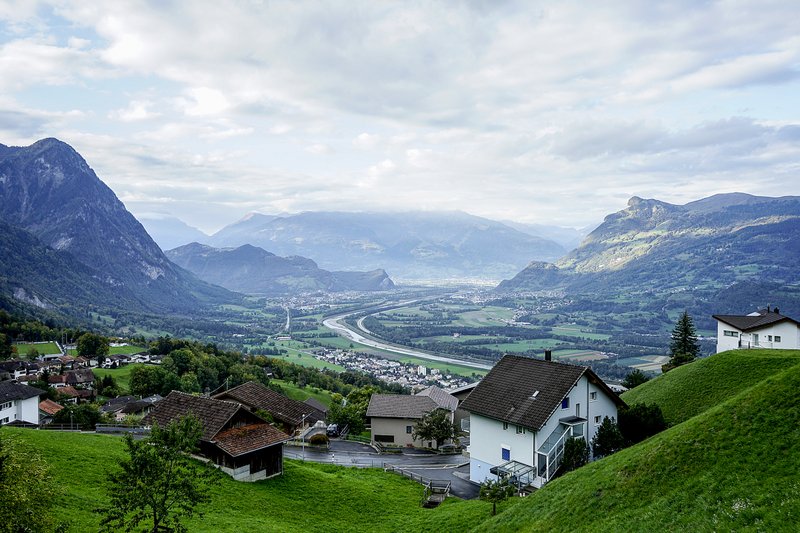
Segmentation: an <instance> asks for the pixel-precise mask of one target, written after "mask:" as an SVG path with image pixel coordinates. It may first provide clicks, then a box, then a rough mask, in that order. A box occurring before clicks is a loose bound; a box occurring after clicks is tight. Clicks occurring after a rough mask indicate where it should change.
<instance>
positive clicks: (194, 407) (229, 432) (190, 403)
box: [142, 391, 289, 481]
mask: <svg viewBox="0 0 800 533" xmlns="http://www.w3.org/2000/svg"><path fill="white" fill-rule="evenodd" d="M186 415H194V416H196V417H197V418H198V420H200V424H201V425H202V426H203V434H202V436H201V437H200V455H201V456H203V457H205V458H207V459H209V460H211V461H212V462H213V463H214V464H215V465H217V466H218V467H219V468H220V469H221V470H222V471H223V472H225V473H226V474H228V475H230V476H231V477H233V479H235V480H237V481H258V480H259V479H266V478H269V477H272V476H276V475H279V474H281V473H283V443H284V442H286V441H287V440H288V439H289V435H287V434H285V433H284V432H282V431H280V430H279V429H276V428H274V427H272V426H271V425H269V424H267V423H266V422H265V421H264V420H262V419H261V418H259V417H258V416H256V415H255V414H254V413H252V412H251V411H250V410H249V409H247V408H245V407H244V406H242V405H241V404H239V403H236V402H229V401H223V400H215V399H213V398H204V397H201V396H192V395H191V394H185V393H183V392H178V391H172V392H170V393H169V395H168V396H167V397H166V398H164V399H163V400H161V401H160V402H158V403H156V404H154V405H153V410H152V411H150V413H148V414H147V416H145V417H144V419H142V423H143V424H144V425H153V424H158V425H159V426H161V427H163V426H166V425H168V424H169V423H170V422H171V421H173V420H176V419H178V418H181V417H183V416H186Z"/></svg>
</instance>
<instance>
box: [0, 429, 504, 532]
mask: <svg viewBox="0 0 800 533" xmlns="http://www.w3.org/2000/svg"><path fill="white" fill-rule="evenodd" d="M2 431H3V432H4V433H5V432H7V433H8V434H13V435H17V436H18V437H19V438H21V439H22V440H24V441H25V442H26V443H28V444H29V445H30V446H32V447H33V448H35V449H36V450H37V451H38V452H39V453H40V454H41V455H42V456H43V457H44V458H46V460H47V461H48V462H49V463H50V464H51V465H52V473H53V475H54V477H55V485H56V486H57V487H58V489H59V491H60V494H59V496H58V497H57V498H56V500H55V507H56V509H55V512H56V513H57V516H59V517H61V519H62V520H67V521H69V523H70V528H69V531H74V532H83V531H97V529H98V522H99V520H98V517H97V516H95V515H94V514H93V513H92V512H91V509H93V508H95V507H97V506H98V505H99V504H100V503H101V502H103V501H104V499H105V497H106V494H107V482H106V472H107V471H108V470H109V469H111V468H115V465H116V460H117V459H119V458H120V457H122V456H123V454H124V446H123V443H122V439H120V438H119V437H112V436H106V435H95V434H76V433H60V432H50V431H47V432H45V431H31V430H19V429H11V428H3V429H2ZM421 496H422V486H421V485H419V484H417V483H414V482H412V481H410V480H408V479H406V478H403V477H400V476H398V475H396V474H389V473H384V472H383V471H381V470H379V469H358V468H347V467H340V466H333V465H318V464H314V463H302V462H299V461H289V460H287V461H286V462H285V472H284V475H283V476H280V477H277V478H273V479H269V480H265V481H261V482H258V483H238V482H236V481H233V480H232V479H230V478H228V477H224V478H223V481H222V484H221V485H219V486H218V487H216V488H215V489H214V496H213V499H212V502H211V504H210V505H208V506H206V507H204V511H205V516H204V517H203V518H202V519H200V518H196V519H193V520H191V521H190V522H187V524H188V527H189V531H192V532H193V533H194V532H206V531H207V532H215V533H216V532H226V531H230V532H237V533H239V532H241V531H259V532H261V531H264V532H272V531H275V532H287V531H317V530H320V531H376V532H381V531H387V532H388V531H403V532H404V533H405V532H413V531H467V530H468V529H469V528H470V527H472V526H473V525H474V524H476V523H478V522H480V521H481V520H484V519H486V518H488V517H489V514H490V511H491V504H489V503H487V502H481V501H461V500H456V499H451V500H448V501H447V502H445V504H443V505H442V506H441V507H439V508H437V509H423V508H421V507H420V505H419V504H420V498H421ZM518 502H519V500H516V501H514V502H509V503H506V504H504V505H503V506H501V508H510V507H513V506H514V505H516V504H518Z"/></svg>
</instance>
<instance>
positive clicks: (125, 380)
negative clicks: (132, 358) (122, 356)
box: [92, 363, 144, 391]
mask: <svg viewBox="0 0 800 533" xmlns="http://www.w3.org/2000/svg"><path fill="white" fill-rule="evenodd" d="M142 365H144V363H135V364H132V365H125V366H122V367H120V368H93V369H92V372H94V375H95V377H96V378H98V379H102V378H104V377H106V376H111V377H113V378H114V379H115V380H117V385H119V386H120V387H122V388H123V389H125V390H126V391H127V390H128V388H129V387H130V384H131V371H132V370H133V369H134V368H136V367H137V366H142Z"/></svg>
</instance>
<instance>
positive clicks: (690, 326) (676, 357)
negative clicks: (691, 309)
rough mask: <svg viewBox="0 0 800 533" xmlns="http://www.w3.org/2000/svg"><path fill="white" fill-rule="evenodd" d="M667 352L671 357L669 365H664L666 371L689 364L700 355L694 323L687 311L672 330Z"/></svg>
mask: <svg viewBox="0 0 800 533" xmlns="http://www.w3.org/2000/svg"><path fill="white" fill-rule="evenodd" d="M669 352H670V355H671V356H672V357H671V358H670V360H669V364H667V365H665V367H667V370H670V369H672V368H675V367H676V366H681V365H684V364H686V363H691V362H692V361H694V360H695V359H696V358H697V356H698V355H699V354H700V345H699V344H698V343H697V332H696V330H695V329H694V322H692V317H690V316H689V313H688V312H687V311H684V312H683V314H682V315H681V316H680V318H678V321H677V322H676V323H675V328H673V330H672V340H671V341H670V343H669Z"/></svg>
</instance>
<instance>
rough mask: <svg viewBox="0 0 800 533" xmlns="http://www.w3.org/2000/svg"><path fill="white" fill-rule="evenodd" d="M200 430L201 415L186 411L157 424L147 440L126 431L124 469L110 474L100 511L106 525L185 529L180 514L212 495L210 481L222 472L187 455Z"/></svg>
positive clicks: (194, 509)
mask: <svg viewBox="0 0 800 533" xmlns="http://www.w3.org/2000/svg"><path fill="white" fill-rule="evenodd" d="M201 434H202V426H201V425H200V422H199V421H198V420H197V418H195V417H193V416H187V417H184V418H181V419H178V420H175V421H173V422H171V423H170V424H169V425H168V426H167V427H165V428H159V427H158V426H153V429H152V432H151V434H150V436H149V437H148V438H146V439H143V440H139V441H137V440H134V439H133V437H131V436H130V435H126V436H125V447H126V449H127V452H128V457H127V458H125V459H123V460H121V461H120V467H121V471H119V472H114V473H112V474H110V475H109V481H110V486H109V492H108V505H107V506H106V507H102V508H100V509H97V510H96V511H97V512H99V513H101V514H102V515H103V518H102V520H101V521H100V524H101V527H102V530H103V531H119V530H123V529H124V530H126V531H140V530H141V529H140V524H146V525H147V529H146V531H150V532H151V533H158V532H159V531H173V532H185V531H187V529H186V526H185V525H184V524H183V523H182V519H183V518H184V517H191V516H193V515H194V514H195V512H197V507H198V505H200V504H203V503H206V502H208V501H209V500H210V499H211V496H210V486H211V485H212V484H214V483H216V482H218V476H219V475H220V474H219V473H218V472H217V471H216V470H215V469H214V468H213V467H212V466H210V465H207V464H203V463H200V462H198V461H196V460H194V459H191V458H190V457H189V456H188V455H187V454H189V453H191V452H193V451H195V450H196V449H197V445H198V441H199V440H200V436H201Z"/></svg>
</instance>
